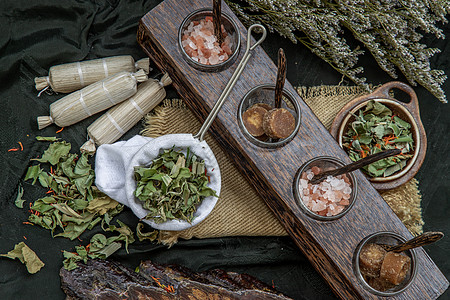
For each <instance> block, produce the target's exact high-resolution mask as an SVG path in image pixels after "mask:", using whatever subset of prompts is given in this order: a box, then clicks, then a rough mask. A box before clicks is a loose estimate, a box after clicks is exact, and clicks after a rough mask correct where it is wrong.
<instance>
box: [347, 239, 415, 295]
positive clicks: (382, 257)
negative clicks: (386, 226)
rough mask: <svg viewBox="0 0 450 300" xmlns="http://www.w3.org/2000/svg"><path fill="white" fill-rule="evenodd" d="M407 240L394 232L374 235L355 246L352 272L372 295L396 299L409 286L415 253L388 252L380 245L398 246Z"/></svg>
mask: <svg viewBox="0 0 450 300" xmlns="http://www.w3.org/2000/svg"><path fill="white" fill-rule="evenodd" d="M405 241H406V239H405V238H403V237H402V236H400V235H398V234H396V233H393V232H386V231H383V232H377V233H374V234H372V235H370V236H368V237H366V238H365V239H363V240H362V242H361V243H360V244H359V245H358V246H357V247H356V250H355V253H354V255H353V270H354V273H355V275H356V278H357V279H358V281H359V283H360V284H361V285H362V286H363V287H364V288H365V289H366V290H368V291H369V292H371V293H372V294H375V295H378V296H383V297H391V296H395V295H397V294H399V293H401V292H403V291H404V290H405V289H407V288H408V286H409V285H410V284H411V282H412V281H413V280H414V277H415V275H416V268H417V264H416V255H415V250H414V249H411V250H407V251H403V252H401V253H394V252H392V251H390V252H388V251H386V250H385V249H384V247H383V245H397V244H399V243H401V242H405Z"/></svg>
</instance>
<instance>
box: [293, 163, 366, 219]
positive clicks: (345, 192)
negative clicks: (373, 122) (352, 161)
mask: <svg viewBox="0 0 450 300" xmlns="http://www.w3.org/2000/svg"><path fill="white" fill-rule="evenodd" d="M341 166H344V163H343V162H341V161H340V160H338V159H336V158H334V157H329V156H320V157H316V158H313V159H311V160H309V161H307V162H306V163H305V164H304V165H303V166H302V167H301V168H300V169H299V171H298V172H297V174H296V176H295V181H294V195H295V197H296V199H297V201H298V203H299V205H300V207H301V208H302V209H303V211H304V212H305V213H306V214H307V215H308V216H310V217H312V218H314V219H317V220H322V221H329V220H335V219H338V218H341V217H342V216H343V215H345V214H346V213H347V212H348V211H349V210H350V209H351V207H352V206H353V204H354V202H355V199H356V194H357V182H356V178H355V176H354V175H353V174H352V173H347V174H343V175H338V176H328V177H327V178H326V179H325V180H323V181H322V182H320V183H318V184H312V183H311V182H310V181H311V179H312V178H313V177H314V175H317V174H319V173H321V172H325V171H328V170H333V169H336V168H338V167H341Z"/></svg>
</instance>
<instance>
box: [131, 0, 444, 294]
mask: <svg viewBox="0 0 450 300" xmlns="http://www.w3.org/2000/svg"><path fill="white" fill-rule="evenodd" d="M204 7H211V1H206V0H193V1H186V0H183V1H180V0H166V1H164V2H162V3H161V4H159V5H158V6H156V7H155V8H154V9H153V10H152V11H150V12H149V13H147V14H146V15H145V16H144V17H143V18H142V19H141V21H140V24H139V29H138V36H137V38H138V42H139V43H140V44H141V46H142V48H143V49H144V51H145V52H146V53H147V54H148V55H149V56H150V57H151V58H152V59H153V61H154V62H155V63H156V64H157V66H158V67H159V68H160V69H162V70H163V71H164V72H168V73H169V75H170V77H171V78H172V80H173V85H174V87H175V88H176V89H177V90H178V92H179V94H180V96H181V97H182V98H183V99H184V100H185V101H186V103H187V105H188V106H189V108H190V109H191V110H192V111H193V112H194V114H195V115H196V116H197V118H198V119H199V120H200V121H202V122H203V120H205V119H206V117H207V115H208V113H209V112H210V111H211V108H212V107H213V105H214V103H215V101H216V100H217V99H218V98H219V96H220V94H221V92H222V89H223V88H224V87H225V85H226V84H227V82H228V80H229V78H230V77H231V75H232V73H233V71H234V69H235V68H236V66H237V64H238V63H239V61H240V58H241V57H242V55H243V52H244V51H243V50H245V49H241V52H240V56H239V57H238V58H237V60H236V61H235V62H234V63H233V64H232V65H231V66H230V67H229V68H227V69H225V70H222V71H220V72H216V73H214V72H201V71H199V70H196V69H194V68H192V67H191V66H190V65H189V64H188V63H187V62H186V61H185V59H184V58H183V57H182V54H181V51H180V50H179V48H178V42H177V38H178V36H177V34H178V27H179V26H180V24H181V22H182V21H183V19H184V17H185V16H187V15H188V14H189V13H191V12H192V11H194V10H196V9H200V8H204ZM222 11H223V12H225V13H228V14H229V15H231V16H232V17H233V18H234V20H235V21H236V22H237V23H238V25H239V29H240V32H241V39H242V43H241V44H242V45H245V40H246V35H247V30H246V29H245V27H244V26H243V25H242V24H241V23H240V22H239V20H238V19H237V17H236V16H235V15H234V14H233V13H232V12H231V10H230V9H229V7H228V6H227V5H226V4H223V6H222ZM244 47H245V46H244ZM276 74H277V68H276V66H275V65H274V63H273V62H272V60H271V59H270V58H269V57H268V56H267V54H266V53H265V52H264V50H263V49H262V48H261V47H258V48H256V49H255V51H254V54H253V56H252V57H251V58H250V61H249V63H248V65H247V67H246V68H245V70H244V72H243V73H242V75H241V78H240V79H239V81H238V82H237V83H236V86H235V87H234V89H233V90H232V91H231V94H230V96H229V98H228V99H227V100H226V102H225V104H224V106H223V107H222V109H221V111H220V112H219V114H218V116H217V119H216V120H215V121H214V123H213V125H212V127H211V129H210V132H211V134H212V135H213V136H214V138H215V139H216V140H217V141H218V142H219V144H220V145H221V146H222V147H223V148H224V149H225V151H226V153H228V154H229V157H230V159H231V160H232V161H234V163H235V164H236V166H237V167H238V168H239V169H240V171H241V172H242V173H243V174H244V175H245V176H246V178H247V179H248V180H249V181H250V182H251V184H252V185H253V186H254V187H255V189H256V190H257V191H258V193H259V194H260V195H261V197H262V198H263V199H264V201H265V202H266V203H267V205H268V206H269V207H270V209H271V210H272V211H273V212H274V214H275V215H276V216H277V217H278V219H279V220H280V221H281V223H282V224H283V226H284V227H285V228H286V230H287V232H288V233H289V234H290V236H291V237H292V239H293V240H294V241H295V243H296V244H297V246H298V247H299V248H300V250H301V251H302V252H303V253H304V255H305V256H306V257H308V259H309V260H310V262H311V263H312V265H313V266H314V267H315V268H316V269H317V271H318V272H319V273H320V274H321V275H322V276H323V277H324V278H325V280H326V281H327V282H328V283H329V285H330V286H331V288H332V289H333V291H334V292H335V293H336V295H337V296H339V297H340V298H342V299H378V298H381V297H379V296H376V295H374V294H372V293H370V292H369V291H367V290H365V289H364V288H363V287H362V286H361V284H360V283H359V282H358V280H357V278H356V276H355V274H354V271H353V267H352V259H353V254H354V251H355V249H356V247H357V245H358V244H359V243H360V242H361V241H362V240H363V239H364V238H365V237H367V236H368V235H370V234H372V233H374V232H379V231H391V232H395V233H398V234H400V235H402V236H403V237H405V238H406V239H410V238H412V235H411V234H410V233H409V232H408V230H407V229H406V227H405V226H404V225H403V224H402V222H401V221H400V220H399V219H398V217H397V216H396V215H395V214H394V212H393V211H392V210H391V208H390V207H389V206H388V205H387V204H386V202H385V201H384V200H383V198H382V197H381V196H380V195H379V194H378V192H377V191H376V190H375V189H374V188H373V187H372V185H371V184H370V183H369V182H368V180H367V179H366V178H365V176H364V175H363V174H362V173H361V172H360V171H355V172H356V174H355V175H356V178H357V181H358V186H359V188H358V195H357V198H356V203H355V205H354V206H353V207H352V209H351V210H350V211H349V212H348V213H347V214H346V215H345V216H344V217H342V218H340V219H337V220H333V221H327V222H324V221H319V220H315V219H312V218H310V217H309V216H307V215H306V214H305V213H304V212H303V211H302V210H301V209H300V207H299V205H298V204H297V203H296V200H295V197H294V195H293V182H294V178H295V175H296V173H297V171H298V169H299V168H300V167H301V166H302V164H304V163H305V162H306V161H308V160H309V159H311V158H314V157H317V156H321V155H326V156H333V157H336V158H339V159H340V160H342V161H343V162H346V163H350V162H351V161H350V159H349V158H348V156H347V155H346V154H345V152H344V151H343V150H342V149H341V148H340V147H339V145H338V144H337V142H336V141H335V140H334V138H333V137H332V136H331V135H330V133H329V132H328V131H327V130H326V129H325V127H324V126H323V125H322V124H321V123H320V121H319V120H318V119H317V117H316V116H315V115H314V113H313V112H312V111H311V110H310V109H309V107H308V106H307V105H306V104H305V102H303V101H302V100H301V99H300V97H299V96H298V94H297V93H296V91H295V90H294V89H293V87H292V85H291V84H290V83H289V82H288V81H286V83H285V88H286V89H287V90H288V91H290V92H291V93H292V94H294V95H296V96H295V97H296V100H297V101H298V102H299V104H300V108H301V122H302V124H301V126H300V130H299V132H298V134H297V135H296V137H295V138H294V139H293V140H291V141H290V142H289V143H287V144H286V145H284V146H283V147H278V148H275V149H273V148H261V147H258V146H256V145H255V144H253V143H251V142H250V141H249V140H248V139H247V138H246V137H245V136H244V134H243V132H242V131H241V129H240V127H239V124H238V119H237V108H238V105H239V103H240V101H241V100H242V98H243V97H244V95H245V94H246V93H247V91H249V90H250V89H251V88H253V87H255V86H256V85H260V84H267V83H269V84H274V83H275V80H276ZM194 134H195V133H194ZM414 251H415V252H416V257H417V265H418V268H417V274H416V277H415V279H414V281H413V282H412V284H411V285H410V286H409V287H408V288H407V289H406V290H405V291H404V292H402V293H401V294H398V295H396V296H395V297H394V298H395V299H435V298H437V297H438V296H439V295H441V294H442V293H443V292H444V291H445V290H446V289H447V287H448V281H447V280H446V279H445V277H444V276H443V274H442V273H441V272H440V271H439V269H438V268H437V266H436V265H435V264H434V263H433V261H432V260H431V259H430V257H429V256H428V255H427V253H426V252H425V251H424V250H423V249H415V250H414Z"/></svg>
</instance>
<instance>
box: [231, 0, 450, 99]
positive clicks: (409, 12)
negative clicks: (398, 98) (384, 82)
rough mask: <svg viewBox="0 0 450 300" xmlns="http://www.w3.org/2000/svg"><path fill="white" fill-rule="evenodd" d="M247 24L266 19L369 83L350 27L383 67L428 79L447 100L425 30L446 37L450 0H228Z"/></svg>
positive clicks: (413, 78)
mask: <svg viewBox="0 0 450 300" xmlns="http://www.w3.org/2000/svg"><path fill="white" fill-rule="evenodd" d="M226 1H227V3H228V5H230V7H231V8H232V9H233V10H234V12H235V13H236V14H237V15H238V16H239V17H240V18H241V20H242V21H243V22H244V23H245V24H250V23H255V22H256V23H261V24H264V25H265V26H266V27H267V28H268V29H269V30H270V31H271V32H274V31H277V32H278V33H279V34H280V35H282V36H284V37H287V38H289V39H290V40H291V41H292V42H294V43H297V42H300V43H301V44H303V45H304V46H306V47H307V48H308V49H310V50H311V52H313V53H314V54H316V55H317V56H319V57H320V58H321V59H323V60H324V61H326V62H327V63H328V64H330V65H331V66H332V67H333V68H334V69H335V70H337V71H338V72H340V73H341V74H343V75H344V76H346V77H348V78H349V79H350V80H352V81H353V82H355V83H356V84H358V85H361V86H364V87H367V84H366V78H364V77H362V76H361V75H360V74H361V73H363V71H364V69H363V67H362V66H358V57H359V55H361V54H363V53H364V51H363V50H361V49H359V47H356V48H355V49H351V47H350V46H349V45H348V43H347V40H346V38H345V37H344V32H345V31H348V32H350V33H352V35H353V37H354V38H355V39H356V40H357V41H358V42H360V43H361V45H363V46H364V48H365V50H367V51H368V52H369V53H370V54H371V55H372V56H373V57H374V58H375V60H376V61H377V63H378V65H379V66H380V68H381V69H382V70H384V71H385V72H387V73H388V74H389V75H390V76H391V77H393V78H397V72H398V71H400V72H402V73H403V74H404V76H405V77H406V79H407V80H408V81H409V83H410V84H411V85H413V86H416V85H417V84H420V85H422V86H423V87H424V88H426V89H427V90H428V91H430V92H431V93H432V94H433V95H434V96H435V97H436V98H438V99H439V100H440V101H441V102H444V103H447V100H446V96H445V93H444V91H443V90H442V84H443V82H444V81H445V80H446V79H447V76H446V75H445V73H444V71H442V70H433V69H432V68H431V66H430V57H432V56H433V55H434V54H436V53H439V52H440V50H439V49H437V48H428V46H427V45H425V44H423V43H421V42H420V41H421V40H422V37H423V35H422V34H421V32H424V33H426V34H432V35H434V36H436V38H439V39H444V38H445V35H444V33H443V31H442V30H441V29H440V28H438V27H437V25H436V24H437V22H441V23H446V22H447V19H446V15H447V14H448V13H449V12H450V0H396V1H392V0H346V1H342V0H341V1H339V0H276V1H275V0H241V1H232V0H226Z"/></svg>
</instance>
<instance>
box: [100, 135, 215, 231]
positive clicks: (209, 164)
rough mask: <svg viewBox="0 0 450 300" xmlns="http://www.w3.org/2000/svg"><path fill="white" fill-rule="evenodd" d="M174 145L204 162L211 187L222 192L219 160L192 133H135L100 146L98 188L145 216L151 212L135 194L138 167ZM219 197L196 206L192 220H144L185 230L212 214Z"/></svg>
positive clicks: (208, 199) (171, 228) (206, 199)
mask: <svg viewBox="0 0 450 300" xmlns="http://www.w3.org/2000/svg"><path fill="white" fill-rule="evenodd" d="M174 145H175V149H176V150H177V151H182V152H184V153H185V154H186V149H187V148H189V149H190V151H191V153H195V155H196V156H197V157H199V158H200V159H202V160H204V161H205V166H206V169H207V172H208V173H207V175H208V176H209V177H210V183H209V184H208V186H209V187H210V188H212V189H213V190H214V191H216V194H217V195H218V196H219V195H220V188H221V175H220V169H219V165H218V163H217V160H216V158H215V156H214V153H213V152H212V150H211V148H209V146H208V144H207V143H206V142H205V141H201V142H200V141H199V140H198V139H195V138H194V137H193V136H192V134H167V135H163V136H160V137H158V138H149V137H143V136H140V135H136V136H134V137H133V138H131V139H130V140H128V141H122V142H116V143H114V144H111V145H109V144H105V145H101V146H100V147H99V148H98V150H97V154H96V158H95V184H96V185H97V187H98V189H99V190H100V191H102V192H103V193H105V194H106V195H108V196H109V197H111V198H112V199H114V200H116V201H118V202H120V203H122V204H124V205H126V206H128V207H130V208H131V210H132V211H133V213H134V214H135V215H136V216H137V217H138V218H139V219H142V218H144V217H145V216H146V215H147V213H148V211H147V210H145V209H144V208H143V207H142V205H141V201H140V200H139V199H137V198H136V197H135V196H134V191H135V189H136V181H135V180H134V167H135V166H148V165H150V164H151V162H152V161H153V160H154V159H155V158H156V157H157V156H158V155H159V154H160V152H161V150H163V149H171V148H172V147H173V146H174ZM217 200H218V198H217V197H213V196H210V197H206V198H205V199H203V201H202V203H201V204H200V205H199V207H198V208H197V211H196V212H195V214H194V220H193V221H192V223H189V222H187V221H181V220H170V221H167V222H164V223H160V224H157V223H155V222H153V221H151V220H145V219H143V222H145V223H147V224H149V225H150V226H152V227H153V228H155V229H159V230H172V231H178V230H184V229H187V228H189V227H192V226H195V225H197V224H198V223H200V222H201V221H203V220H204V219H205V218H206V216H208V215H209V213H211V211H212V210H213V208H214V206H215V205H216V203H217Z"/></svg>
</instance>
